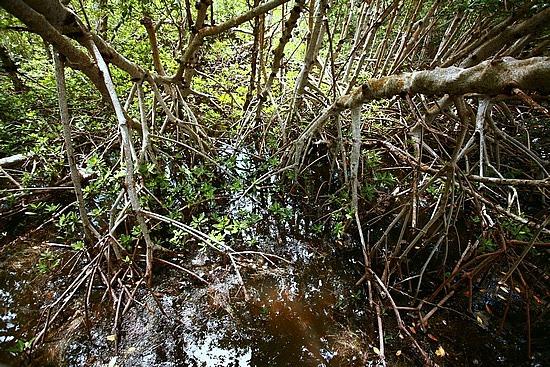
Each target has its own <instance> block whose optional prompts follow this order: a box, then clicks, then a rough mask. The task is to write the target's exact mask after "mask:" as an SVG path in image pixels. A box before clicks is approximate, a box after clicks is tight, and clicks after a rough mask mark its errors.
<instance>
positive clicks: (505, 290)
mask: <svg viewBox="0 0 550 367" xmlns="http://www.w3.org/2000/svg"><path fill="white" fill-rule="evenodd" d="M500 289H501V290H502V291H504V292H506V293H510V291H509V290H508V288H506V287H502V286H501V287H500Z"/></svg>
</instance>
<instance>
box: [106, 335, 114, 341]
mask: <svg viewBox="0 0 550 367" xmlns="http://www.w3.org/2000/svg"><path fill="white" fill-rule="evenodd" d="M115 339H116V335H115V334H111V335H107V340H108V341H110V342H114V341H115Z"/></svg>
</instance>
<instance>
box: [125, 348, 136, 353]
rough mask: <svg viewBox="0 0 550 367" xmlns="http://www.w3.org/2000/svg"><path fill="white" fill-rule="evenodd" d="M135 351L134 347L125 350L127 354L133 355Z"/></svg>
mask: <svg viewBox="0 0 550 367" xmlns="http://www.w3.org/2000/svg"><path fill="white" fill-rule="evenodd" d="M135 351H136V347H130V348H128V350H127V352H128V353H134V352H135Z"/></svg>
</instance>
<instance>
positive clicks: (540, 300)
mask: <svg viewBox="0 0 550 367" xmlns="http://www.w3.org/2000/svg"><path fill="white" fill-rule="evenodd" d="M533 298H534V299H535V301H537V302H538V303H543V302H542V299H540V298H539V297H537V296H533Z"/></svg>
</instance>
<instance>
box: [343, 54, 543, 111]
mask: <svg viewBox="0 0 550 367" xmlns="http://www.w3.org/2000/svg"><path fill="white" fill-rule="evenodd" d="M513 88H519V89H521V90H530V91H536V92H541V93H549V92H550V58H549V57H534V58H531V59H527V60H516V59H513V58H510V57H505V58H503V59H499V60H491V61H485V62H482V63H480V64H478V65H476V66H474V67H471V68H467V69H463V68H458V67H448V68H444V69H440V68H437V69H434V70H424V71H416V72H411V73H403V74H398V75H391V76H387V77H384V78H380V79H371V80H368V81H367V82H366V83H365V84H363V85H362V86H361V87H358V88H356V89H355V90H354V91H353V92H352V93H350V94H348V95H345V96H342V97H340V98H339V99H338V100H337V101H336V106H338V108H340V109H346V108H353V107H356V106H359V105H361V104H362V103H365V102H368V101H371V100H373V99H379V98H391V97H393V96H396V95H403V94H417V93H422V94H429V95H441V94H451V95H461V94H466V93H480V94H489V95H495V94H503V93H504V94H509V93H510V92H511V91H512V89H513Z"/></svg>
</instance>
